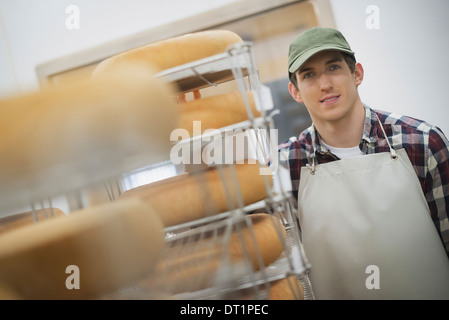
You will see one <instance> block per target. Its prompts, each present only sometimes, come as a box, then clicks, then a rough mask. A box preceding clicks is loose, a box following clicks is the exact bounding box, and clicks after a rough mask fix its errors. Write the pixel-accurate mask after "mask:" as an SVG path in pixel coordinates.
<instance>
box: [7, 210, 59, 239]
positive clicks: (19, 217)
mask: <svg viewBox="0 0 449 320" xmlns="http://www.w3.org/2000/svg"><path fill="white" fill-rule="evenodd" d="M64 215H65V213H64V212H63V211H62V210H60V209H58V208H45V209H39V210H36V211H35V213H33V212H32V211H27V212H20V213H16V214H12V215H9V216H6V217H3V218H0V233H3V232H6V231H9V230H14V229H17V228H21V227H23V226H26V225H29V224H32V223H35V222H38V221H43V220H45V219H51V218H53V217H60V216H64Z"/></svg>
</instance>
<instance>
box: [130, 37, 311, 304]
mask: <svg viewBox="0 0 449 320" xmlns="http://www.w3.org/2000/svg"><path fill="white" fill-rule="evenodd" d="M252 50H253V49H252V45H251V43H248V42H243V43H238V44H235V45H232V46H230V47H229V48H228V50H227V51H226V52H224V53H222V54H218V55H215V56H212V57H208V58H205V59H202V60H198V61H194V62H192V63H188V64H185V65H182V66H178V67H175V68H172V69H168V70H165V71H163V72H161V73H159V74H157V75H156V76H158V77H161V78H163V79H165V80H166V81H170V82H175V83H176V85H177V86H178V88H179V90H180V92H189V91H193V90H197V89H201V88H206V87H209V86H218V85H219V84H221V83H224V82H227V81H231V80H232V81H236V83H237V87H238V89H239V91H240V92H241V94H242V96H243V98H244V101H245V104H246V108H247V112H248V120H247V121H243V122H240V123H236V124H233V125H230V126H228V127H224V128H219V129H218V131H219V132H220V134H221V136H222V138H223V139H225V137H226V134H225V133H226V132H229V131H232V130H236V129H240V130H249V131H251V132H255V134H253V135H251V137H252V140H253V141H252V144H253V146H255V150H256V152H257V153H258V156H259V157H260V158H259V159H258V160H259V163H261V164H267V163H268V161H269V159H270V158H272V157H277V145H274V144H273V141H272V140H270V139H271V133H272V132H273V131H272V130H275V128H274V124H273V119H272V117H273V116H274V115H275V114H276V113H277V112H278V110H272V101H270V96H267V92H266V90H267V89H266V88H264V86H262V85H261V83H260V82H259V78H258V73H257V68H256V64H255V60H254V55H253V51H252ZM248 91H251V92H252V93H253V96H254V99H255V103H256V107H257V109H258V110H259V111H260V117H255V116H254V115H253V114H252V112H251V109H250V104H249V100H248V96H247V92H248ZM214 134H215V133H214ZM202 138H204V135H203V136H195V137H192V138H190V139H185V140H181V141H179V142H177V143H179V144H182V143H193V142H194V141H197V142H198V140H200V141H203V140H204V139H202ZM205 140H206V141H208V139H205ZM276 142H277V141H276ZM199 143H201V147H204V143H203V142H199ZM229 165H231V166H233V165H234V164H229ZM221 166H222V165H221V164H218V165H216V167H217V168H218V170H219V171H220V170H221ZM261 168H262V166H261ZM142 170H145V169H142ZM234 178H236V177H234ZM264 178H265V179H273V181H274V182H275V183H276V182H277V183H278V190H274V189H273V188H272V187H271V186H270V185H269V184H268V183H265V185H266V188H267V195H268V197H267V198H266V199H264V200H262V201H258V202H256V203H253V204H250V205H247V206H244V205H243V202H242V200H241V199H240V202H239V203H240V206H239V207H238V208H232V210H229V211H227V212H222V213H220V214H217V215H213V216H209V217H206V218H203V219H199V220H196V221H191V222H188V223H185V224H182V225H177V226H172V227H168V228H166V243H167V248H168V250H169V249H170V248H175V247H177V251H176V252H177V258H179V256H182V255H186V252H195V250H198V251H199V250H200V249H198V248H197V247H199V248H201V241H198V239H204V238H206V237H209V239H210V238H211V237H212V239H213V242H214V243H215V244H219V245H221V246H223V247H226V246H227V245H228V244H229V243H228V242H229V237H227V236H226V235H229V234H230V233H232V232H239V230H238V228H239V227H238V226H239V224H240V223H243V224H244V226H245V227H246V228H249V229H252V225H251V221H250V220H248V219H249V218H248V217H249V216H250V215H251V213H255V212H266V213H268V214H270V215H275V216H277V217H278V218H279V220H280V221H281V224H282V227H283V228H284V229H285V231H286V234H287V237H286V239H284V240H285V242H284V251H283V253H282V254H281V256H280V257H279V258H278V259H277V260H276V261H275V262H274V263H271V264H270V265H268V266H264V265H259V269H258V270H251V268H249V269H246V270H245V271H241V270H240V273H239V272H237V274H236V273H235V272H234V273H233V272H232V270H230V269H225V270H218V271H217V272H216V273H215V275H210V277H214V279H212V280H210V281H209V282H207V283H208V285H207V286H206V287H204V288H196V287H195V286H192V287H188V286H187V288H184V289H183V290H180V292H174V291H171V289H170V288H169V287H164V285H163V284H162V283H163V282H159V283H156V284H154V283H153V285H152V286H149V287H146V288H142V287H137V288H136V290H137V291H141V294H142V296H145V291H146V290H150V291H151V290H162V291H164V290H166V292H165V294H168V295H174V296H175V297H176V298H180V299H229V298H237V299H239V298H242V297H247V296H248V292H251V293H252V296H250V298H251V299H253V298H255V299H266V298H268V291H269V287H270V283H272V282H273V281H275V280H279V279H282V278H286V277H287V276H290V275H295V276H296V277H297V278H298V279H299V280H300V281H301V284H302V286H303V290H304V299H314V294H313V290H312V287H311V284H310V282H309V279H308V270H309V269H310V265H309V263H308V261H307V257H306V254H305V252H304V251H303V247H302V243H301V241H300V235H299V226H298V224H297V219H296V210H297V208H296V204H295V201H294V200H293V198H292V195H291V193H289V192H287V191H285V190H284V189H283V188H282V181H280V179H281V177H280V175H278V174H277V172H274V173H271V174H270V175H265V176H264ZM238 187H239V186H238V182H237V180H236V179H234V181H233V183H232V185H229V186H227V188H237V190H238ZM218 230H221V233H220V232H218ZM211 234H212V236H211ZM180 243H181V244H180ZM243 246H244V244H243ZM189 250H190V251H189ZM223 252H224V250H223ZM223 254H224V253H223ZM224 255H225V254H224ZM259 255H260V252H259ZM259 258H260V257H259ZM210 259H212V258H210ZM164 260H165V261H164V262H165V263H166V264H167V265H170V263H171V262H172V261H173V260H175V258H174V257H173V256H170V255H167V256H166V257H165V258H164ZM225 260H226V257H224V258H223V261H222V262H224V261H225ZM246 260H249V257H246ZM206 262H207V261H206ZM189 263H190V264H194V263H195V262H192V261H188V262H186V263H185V264H184V265H182V268H183V269H185V268H188V267H189V265H188V264H189ZM201 263H203V264H204V263H205V261H204V260H203V261H201ZM153 277H154V278H158V279H163V278H164V274H163V273H159V274H156V275H153ZM217 279H219V281H218V280H217Z"/></svg>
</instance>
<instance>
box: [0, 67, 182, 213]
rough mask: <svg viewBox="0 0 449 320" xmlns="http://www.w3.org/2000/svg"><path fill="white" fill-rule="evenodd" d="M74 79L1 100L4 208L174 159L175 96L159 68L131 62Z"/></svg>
mask: <svg viewBox="0 0 449 320" xmlns="http://www.w3.org/2000/svg"><path fill="white" fill-rule="evenodd" d="M72 80H73V81H70V82H68V83H65V84H61V85H57V86H54V87H49V88H47V89H44V90H42V91H40V92H35V93H27V94H24V95H23V96H22V95H20V96H16V97H11V98H9V99H6V100H3V101H0V126H1V128H2V135H1V137H0V175H1V176H2V182H5V184H2V183H0V194H1V195H2V196H5V199H6V197H8V199H6V200H5V201H1V202H2V204H4V202H6V201H10V200H11V199H13V198H14V197H15V194H16V193H18V192H19V191H20V192H23V191H26V190H30V189H33V188H34V190H39V191H41V193H42V194H43V195H46V196H48V194H50V195H54V192H58V193H57V195H59V194H61V192H64V191H72V190H74V189H77V188H82V187H85V186H86V185H88V184H89V183H93V182H94V181H97V182H98V181H104V180H106V179H109V178H111V177H113V176H115V175H118V174H121V173H123V172H126V171H129V170H134V169H137V168H139V167H141V166H144V165H147V164H148V163H153V162H157V161H165V160H166V159H167V157H168V156H169V153H170V150H171V144H170V134H171V132H172V130H173V129H175V128H176V125H177V113H176V101H175V98H174V97H175V95H176V93H175V91H174V88H173V87H172V86H171V85H170V84H168V83H165V82H163V81H162V80H160V79H157V78H155V77H154V70H152V69H151V68H148V67H146V66H142V65H138V64H130V65H128V66H127V67H126V68H122V69H116V70H115V72H113V73H111V74H104V76H99V77H97V78H96V79H94V80H92V81H85V79H79V78H74V79H72ZM26 197H29V198H34V199H40V198H43V196H42V197H41V195H40V194H39V195H37V196H36V195H35V194H33V195H26V196H23V197H22V199H21V200H22V201H24V199H25V200H27V201H28V202H25V203H29V199H26ZM20 205H23V203H20Z"/></svg>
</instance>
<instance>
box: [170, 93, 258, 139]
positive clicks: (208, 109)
mask: <svg viewBox="0 0 449 320" xmlns="http://www.w3.org/2000/svg"><path fill="white" fill-rule="evenodd" d="M246 94H247V97H248V106H249V107H250V111H249V112H251V114H252V115H253V117H259V116H260V112H259V111H258V110H257V108H256V105H255V102H254V96H253V94H252V92H251V91H248V92H246ZM178 114H179V117H178V122H179V128H183V129H185V130H187V131H188V132H189V134H190V136H195V135H198V134H202V133H203V132H204V131H205V130H207V129H219V128H222V127H226V126H229V125H231V124H234V123H238V122H242V121H245V120H248V119H249V115H248V110H247V107H246V103H245V99H244V97H243V96H242V93H241V92H240V91H236V92H230V93H224V94H219V95H215V96H210V97H206V98H201V99H195V100H191V101H188V102H185V103H180V104H179V105H178ZM194 121H200V125H201V130H196V128H195V127H194Z"/></svg>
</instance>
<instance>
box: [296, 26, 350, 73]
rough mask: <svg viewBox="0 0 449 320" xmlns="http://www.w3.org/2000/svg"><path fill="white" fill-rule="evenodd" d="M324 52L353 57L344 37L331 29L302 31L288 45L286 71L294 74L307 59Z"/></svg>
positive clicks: (318, 28)
mask: <svg viewBox="0 0 449 320" xmlns="http://www.w3.org/2000/svg"><path fill="white" fill-rule="evenodd" d="M324 50H338V51H342V52H346V53H349V54H352V55H354V52H353V51H352V50H351V47H350V46H349V44H348V42H347V41H346V39H345V37H344V36H343V35H342V34H341V32H340V31H338V30H335V29H332V28H321V27H315V28H312V29H309V30H307V31H304V32H303V33H301V34H300V35H299V36H297V37H296V38H295V40H293V41H292V43H291V44H290V48H289V52H288V71H289V73H294V72H296V71H297V70H298V69H299V67H301V66H302V64H303V63H304V62H306V60H307V59H309V58H310V57H312V56H313V55H314V54H317V53H318V52H321V51H324Z"/></svg>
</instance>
